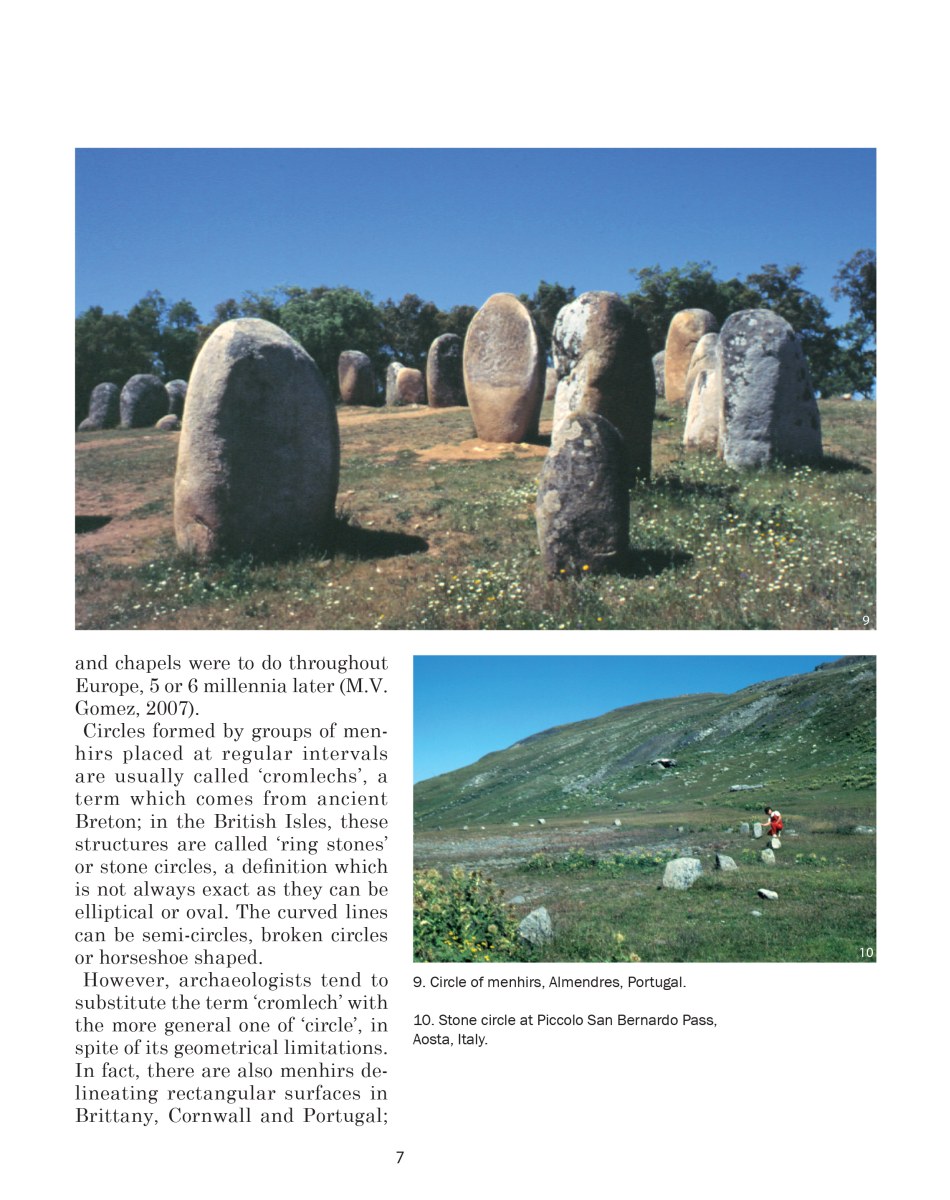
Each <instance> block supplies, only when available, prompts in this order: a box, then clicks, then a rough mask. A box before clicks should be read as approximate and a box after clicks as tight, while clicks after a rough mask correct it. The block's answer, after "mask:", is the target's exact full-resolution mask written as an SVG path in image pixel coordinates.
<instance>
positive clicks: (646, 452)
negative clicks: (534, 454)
mask: <svg viewBox="0 0 950 1200" xmlns="http://www.w3.org/2000/svg"><path fill="white" fill-rule="evenodd" d="M552 355H553V358H554V366H555V369H556V370H557V376H558V384H557V393H556V395H555V398H554V427H555V429H556V428H557V426H558V425H559V424H560V422H561V421H563V420H564V418H565V417H566V416H568V415H569V414H570V413H574V412H591V413H598V414H599V415H600V416H602V417H606V419H607V420H608V421H609V422H610V423H611V425H613V426H614V428H615V429H616V430H617V431H618V432H619V433H620V436H621V437H622V438H623V444H624V453H625V454H626V458H627V466H628V476H629V478H630V479H631V480H632V479H635V478H640V479H648V478H649V477H650V463H651V451H652V444H653V414H654V411H655V409H656V384H655V377H654V374H653V362H652V358H651V355H650V343H649V340H648V338H647V334H646V330H645V329H644V328H643V326H642V325H641V324H640V322H639V321H637V320H636V319H635V318H634V316H633V314H632V313H631V311H630V309H629V308H628V307H627V305H626V304H624V302H623V301H622V300H621V299H620V297H619V296H618V295H616V294H615V293H614V292H584V294H583V295H581V296H578V297H577V299H576V300H572V301H571V303H570V304H565V306H564V307H563V308H562V309H561V311H560V312H559V313H558V315H557V319H556V320H555V322H554V332H553V336H552Z"/></svg>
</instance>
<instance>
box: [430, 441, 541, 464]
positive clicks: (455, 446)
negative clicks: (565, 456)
mask: <svg viewBox="0 0 950 1200" xmlns="http://www.w3.org/2000/svg"><path fill="white" fill-rule="evenodd" d="M547 452H548V448H547V446H539V445H535V444H534V443H533V442H483V441H481V440H480V439H479V438H468V439H467V440H466V441H464V442H452V443H450V442H444V443H443V444H442V445H441V446H430V447H429V449H428V450H417V451H416V454H417V456H418V457H419V458H421V459H423V460H425V461H427V462H460V461H463V460H469V461H471V460H475V459H478V460H481V461H484V460H485V459H494V458H544V456H545V455H546V454H547Z"/></svg>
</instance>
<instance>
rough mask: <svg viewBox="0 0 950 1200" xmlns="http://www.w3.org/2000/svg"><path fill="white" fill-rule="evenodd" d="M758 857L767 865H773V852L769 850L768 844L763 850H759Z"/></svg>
mask: <svg viewBox="0 0 950 1200" xmlns="http://www.w3.org/2000/svg"><path fill="white" fill-rule="evenodd" d="M759 858H761V859H762V861H763V862H764V863H765V865H766V866H767V867H774V866H775V852H774V851H773V850H770V849H769V848H768V846H766V847H765V849H764V850H760V851H759Z"/></svg>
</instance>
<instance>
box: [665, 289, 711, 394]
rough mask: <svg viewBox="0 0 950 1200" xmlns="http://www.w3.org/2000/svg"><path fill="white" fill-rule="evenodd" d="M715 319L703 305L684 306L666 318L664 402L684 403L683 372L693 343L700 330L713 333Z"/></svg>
mask: <svg viewBox="0 0 950 1200" xmlns="http://www.w3.org/2000/svg"><path fill="white" fill-rule="evenodd" d="M718 328H719V322H718V321H717V320H716V318H715V317H714V316H713V315H712V313H711V312H707V311H706V309H705V308H684V309H683V310H682V312H678V313H677V314H676V316H675V317H674V318H673V320H672V321H670V328H669V330H668V332H667V335H666V355H665V357H664V359H663V380H664V388H665V394H666V402H667V404H685V403H686V372H687V371H688V370H689V363H690V359H691V358H692V357H693V351H694V350H695V349H696V343H697V342H698V341H699V339H700V338H701V337H702V336H703V334H704V333H715V332H716V331H717V330H718Z"/></svg>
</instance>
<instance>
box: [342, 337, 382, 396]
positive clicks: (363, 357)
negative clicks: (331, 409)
mask: <svg viewBox="0 0 950 1200" xmlns="http://www.w3.org/2000/svg"><path fill="white" fill-rule="evenodd" d="M336 375H337V382H338V383H339V386H340V403H341V404H372V403H373V402H374V400H375V399H376V379H375V376H374V375H373V364H372V362H371V361H370V358H369V355H368V354H364V353H363V351H362V350H344V351H343V352H342V354H341V355H340V357H339V358H338V359H337V365H336Z"/></svg>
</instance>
